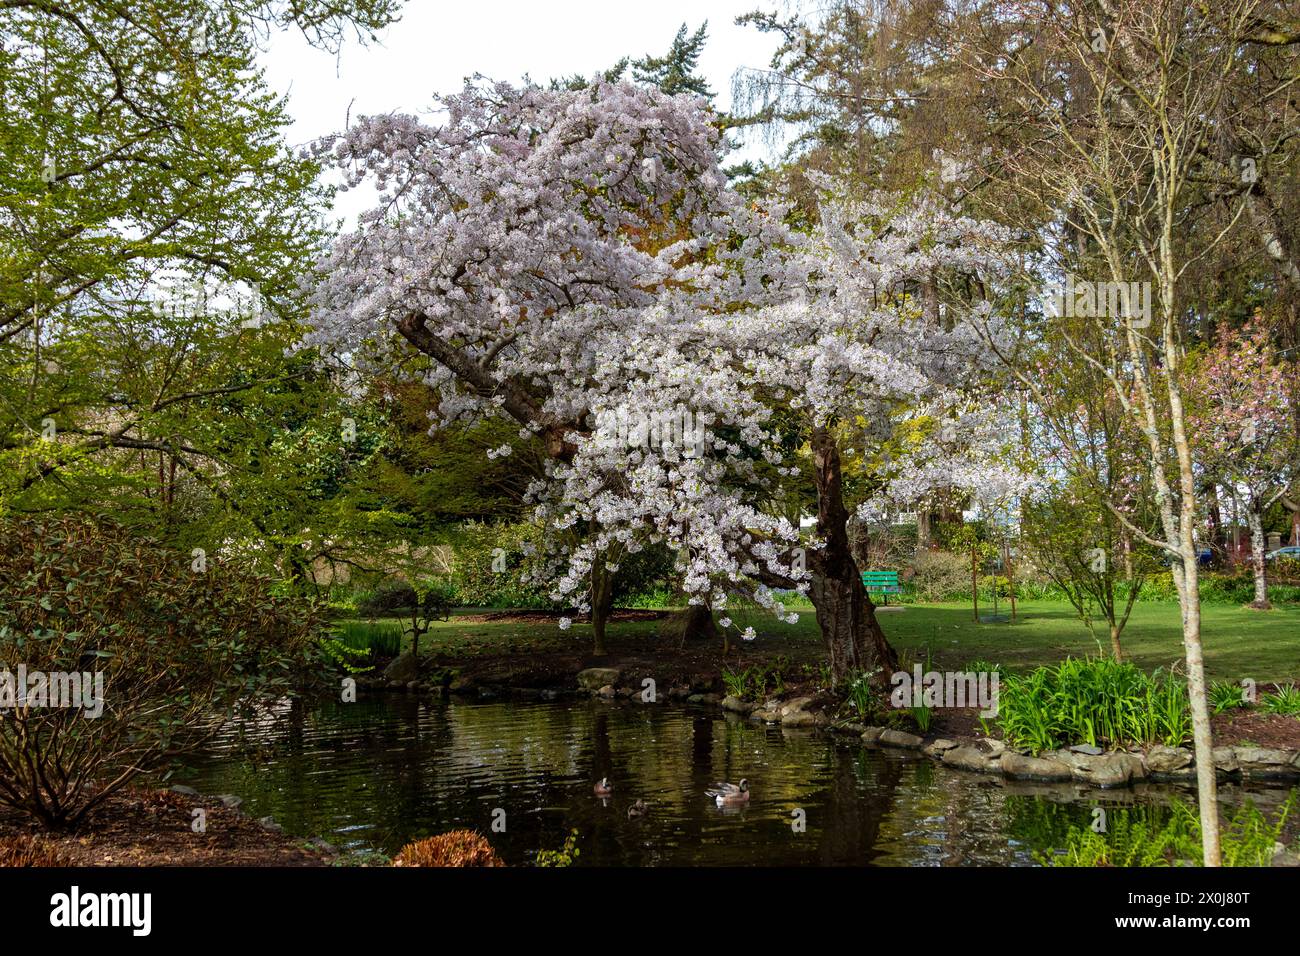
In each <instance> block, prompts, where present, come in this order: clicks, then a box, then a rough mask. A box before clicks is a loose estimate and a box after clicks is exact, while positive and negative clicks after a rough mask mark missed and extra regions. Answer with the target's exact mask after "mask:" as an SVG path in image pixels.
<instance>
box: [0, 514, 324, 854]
mask: <svg viewBox="0 0 1300 956" xmlns="http://www.w3.org/2000/svg"><path fill="white" fill-rule="evenodd" d="M318 629H319V621H318V620H317V619H316V616H315V613H314V612H313V611H312V610H311V609H310V608H307V607H304V606H301V605H299V604H296V603H294V602H293V601H292V600H291V599H288V598H282V597H276V596H275V595H274V594H273V593H272V586H271V584H270V582H268V581H265V580H263V579H261V578H257V577H253V576H251V575H248V574H244V573H242V572H240V571H239V570H238V569H236V568H234V567H231V566H229V565H228V564H225V563H223V562H221V561H217V560H214V559H211V558H208V559H207V560H205V561H203V562H198V561H196V560H194V559H192V556H191V554H189V553H183V552H179V551H175V550H173V549H170V548H168V547H165V546H163V545H162V544H160V543H158V542H156V541H153V540H150V539H146V538H142V537H139V536H136V535H134V534H132V533H131V532H129V531H127V530H125V529H122V528H120V527H117V526H115V525H113V524H110V523H106V522H96V521H93V520H90V519H88V518H82V517H63V518H49V517H23V516H11V517H7V518H4V519H0V696H3V698H4V699H3V700H2V701H0V704H3V706H0V806H7V807H10V808H12V809H14V810H17V811H19V812H20V813H23V814H25V815H27V816H29V817H31V818H33V819H35V820H37V821H39V822H40V823H42V824H43V825H45V826H46V827H51V828H68V829H71V828H75V827H76V826H78V825H79V824H80V823H81V822H83V821H84V820H85V819H86V817H87V815H88V814H89V813H90V812H91V811H92V810H93V809H94V808H95V807H96V806H98V805H99V804H101V803H102V802H103V801H104V800H105V799H106V798H107V797H108V796H109V795H110V794H112V793H114V792H116V791H118V790H120V789H122V788H123V787H124V786H126V785H127V784H128V783H130V782H131V780H133V779H134V778H135V777H136V776H138V775H139V774H140V773H144V772H148V771H151V770H154V769H157V768H159V767H160V766H162V765H163V764H164V763H165V762H167V761H168V760H170V759H172V758H174V757H176V756H177V755H180V754H183V753H185V752H187V751H189V750H192V749H194V748H196V747H198V746H200V745H201V744H202V743H203V742H204V741H205V740H207V739H208V738H209V737H210V736H211V735H212V734H214V733H216V732H217V731H218V730H219V729H220V728H221V727H222V726H223V724H224V723H225V722H226V721H227V720H228V719H230V718H231V717H234V716H236V715H240V714H246V715H250V716H254V715H255V716H257V717H258V719H261V720H265V719H268V718H270V717H272V716H274V714H275V713H277V712H278V711H279V710H283V708H282V707H280V708H278V707H277V706H276V705H277V704H278V702H280V701H282V700H283V699H284V698H285V697H286V696H288V695H290V694H292V693H293V692H294V690H295V689H296V687H297V686H298V685H299V683H300V682H301V680H302V679H303V678H305V677H306V676H307V674H308V668H311V667H314V666H315V665H316V663H317V662H316V661H315V660H314V659H313V655H314V654H315V653H316V650H315V636H316V633H317V631H318ZM24 674H25V675H26V676H25V677H24V676H23V675H24ZM33 675H42V676H41V680H42V681H43V682H49V683H50V687H49V689H47V690H45V691H44V692H43V693H40V692H37V691H36V690H34V688H35V686H36V685H35V684H34V683H33V680H32V678H33ZM73 678H76V682H75V684H74V683H73ZM54 680H58V682H59V684H60V685H61V687H62V689H63V690H69V691H71V693H61V694H60V695H59V696H60V697H61V698H67V699H66V700H63V701H62V704H61V705H59V706H52V705H53V704H55V703H56V702H55V701H54V700H52V699H51V698H52V696H53V689H54V684H53V681H54ZM20 682H21V683H22V684H23V686H19V684H20ZM77 689H79V690H80V695H79V696H78V695H76V690H77ZM87 691H89V693H87ZM10 697H12V698H13V699H12V700H10V699H9V698H10ZM20 697H22V698H24V700H25V703H24V700H20V699H19V698H20Z"/></svg>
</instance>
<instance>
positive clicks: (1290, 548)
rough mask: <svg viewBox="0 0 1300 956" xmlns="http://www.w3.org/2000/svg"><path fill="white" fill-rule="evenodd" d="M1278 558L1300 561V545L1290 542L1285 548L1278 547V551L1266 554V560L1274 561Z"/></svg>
mask: <svg viewBox="0 0 1300 956" xmlns="http://www.w3.org/2000/svg"><path fill="white" fill-rule="evenodd" d="M1276 558H1291V559H1293V560H1295V561H1300V545H1295V544H1289V545H1287V546H1286V547H1285V548H1278V549H1277V550H1276V551H1270V552H1269V553H1268V554H1266V555H1264V560H1265V561H1272V560H1274V559H1276Z"/></svg>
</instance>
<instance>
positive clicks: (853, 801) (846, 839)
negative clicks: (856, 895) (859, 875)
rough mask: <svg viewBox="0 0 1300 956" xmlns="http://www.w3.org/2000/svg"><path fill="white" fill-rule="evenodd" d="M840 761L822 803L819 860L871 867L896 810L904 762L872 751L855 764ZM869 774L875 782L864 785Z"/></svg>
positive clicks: (841, 757) (846, 758)
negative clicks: (887, 822)
mask: <svg viewBox="0 0 1300 956" xmlns="http://www.w3.org/2000/svg"><path fill="white" fill-rule="evenodd" d="M836 757H837V758H838V759H836V760H835V761H834V764H833V767H832V771H831V775H830V779H829V780H828V781H827V786H826V794H825V797H824V798H823V799H821V800H820V808H821V812H823V813H825V814H826V820H825V821H824V822H823V823H822V825H821V839H820V841H819V843H818V847H817V862H818V863H819V864H820V865H822V866H833V865H841V866H842V865H844V864H850V865H859V866H862V865H866V864H869V863H871V861H872V860H874V859H875V858H876V857H878V856H879V855H880V850H879V848H878V847H879V842H880V834H881V828H882V825H883V823H884V821H885V820H887V819H889V818H890V817H891V816H892V815H893V814H894V813H895V810H896V808H897V803H898V786H899V783H900V781H901V780H902V779H903V764H902V763H901V762H899V761H897V760H891V759H888V758H885V757H883V756H881V755H880V754H873V753H870V752H868V751H862V752H860V754H859V755H858V760H856V761H855V760H853V759H851V758H850V757H849V755H848V754H845V753H842V752H841V753H838V754H836ZM864 774H865V775H867V776H869V778H870V779H869V782H867V783H866V785H865V786H864V781H863V779H862V778H863V776H864ZM809 831H810V832H811V831H812V821H809Z"/></svg>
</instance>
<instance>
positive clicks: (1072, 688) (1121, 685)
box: [997, 657, 1191, 752]
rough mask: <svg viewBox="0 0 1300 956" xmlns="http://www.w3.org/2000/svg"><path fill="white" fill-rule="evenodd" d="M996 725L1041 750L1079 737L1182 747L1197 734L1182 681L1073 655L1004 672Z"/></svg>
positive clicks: (1017, 740)
mask: <svg viewBox="0 0 1300 956" xmlns="http://www.w3.org/2000/svg"><path fill="white" fill-rule="evenodd" d="M997 723H998V726H1000V727H1001V728H1002V732H1003V734H1004V736H1005V737H1006V738H1007V740H1009V741H1011V742H1012V743H1014V744H1016V745H1018V746H1025V747H1030V748H1031V749H1033V750H1034V751H1035V752H1041V751H1043V750H1052V749H1055V748H1057V747H1063V746H1069V745H1072V744H1076V743H1089V744H1092V745H1093V746H1097V745H1098V744H1099V743H1105V744H1109V745H1111V746H1115V747H1118V746H1122V745H1125V744H1128V743H1147V742H1156V741H1158V742H1161V743H1165V744H1168V745H1170V746H1177V745H1178V744H1180V743H1182V742H1183V741H1184V740H1186V739H1187V737H1188V736H1189V735H1190V734H1191V714H1190V711H1189V709H1188V705H1187V689H1186V686H1185V685H1184V683H1183V681H1182V680H1181V679H1179V678H1178V677H1177V676H1175V675H1174V674H1172V673H1170V672H1168V671H1162V670H1157V671H1156V672H1155V673H1154V674H1151V675H1148V674H1146V673H1144V672H1143V671H1141V670H1139V669H1138V668H1137V667H1135V666H1134V665H1132V664H1130V663H1127V662H1118V661H1115V660H1113V659H1111V658H1106V657H1102V658H1069V657H1067V658H1066V659H1065V660H1064V661H1062V662H1061V663H1060V664H1058V665H1056V666H1055V667H1039V668H1037V669H1035V670H1034V671H1032V672H1030V673H1029V674H1026V675H1025V676H1023V677H1016V676H1006V677H1004V678H1003V679H1002V683H1001V688H1000V692H999V699H998V716H997Z"/></svg>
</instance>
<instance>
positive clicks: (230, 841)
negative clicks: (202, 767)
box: [0, 789, 332, 866]
mask: <svg viewBox="0 0 1300 956" xmlns="http://www.w3.org/2000/svg"><path fill="white" fill-rule="evenodd" d="M199 807H201V808H203V809H204V810H205V811H206V813H207V820H206V823H207V829H206V832H204V833H195V832H194V831H193V830H192V829H191V826H192V824H193V821H194V815H193V811H194V810H195V809H196V808H199ZM19 835H27V836H37V837H40V838H42V839H43V840H44V841H45V842H47V843H50V844H53V845H54V848H55V849H56V850H57V852H58V853H59V854H60V855H61V856H62V857H64V858H65V859H66V862H67V864H68V865H70V866H328V865H329V864H330V862H331V860H332V855H331V854H329V853H328V851H324V850H320V849H317V848H315V847H309V846H306V845H305V844H304V841H302V840H298V839H295V838H293V837H289V836H286V835H284V834H283V833H278V832H275V831H273V830H268V829H267V828H265V827H263V826H262V825H261V824H260V823H258V822H257V821H256V820H254V819H253V818H251V817H249V816H246V815H245V814H243V813H240V812H239V811H238V810H231V809H227V808H226V807H224V806H223V805H222V803H221V801H220V800H217V799H213V798H206V797H191V796H185V795H182V794H178V793H173V792H171V791H169V790H143V789H137V790H126V791H122V792H120V793H117V794H115V795H114V796H112V797H110V798H109V799H108V800H106V801H105V802H104V804H103V805H102V806H101V807H100V808H99V809H98V810H97V811H96V812H95V814H94V815H93V817H92V818H91V819H90V820H89V821H87V823H86V824H85V825H84V826H83V827H82V828H81V829H80V830H78V831H77V832H74V833H66V834H59V833H54V834H50V833H45V832H43V831H40V830H38V829H37V828H36V827H35V826H34V825H32V824H30V823H27V822H26V821H24V820H20V819H17V818H15V817H0V838H4V837H12V836H19Z"/></svg>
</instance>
